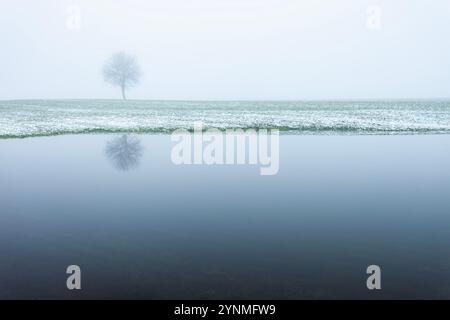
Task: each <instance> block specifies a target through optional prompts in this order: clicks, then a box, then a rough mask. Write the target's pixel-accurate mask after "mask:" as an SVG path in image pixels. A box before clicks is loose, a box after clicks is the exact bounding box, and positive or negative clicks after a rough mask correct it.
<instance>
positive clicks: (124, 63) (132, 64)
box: [103, 52, 141, 100]
mask: <svg viewBox="0 0 450 320" xmlns="http://www.w3.org/2000/svg"><path fill="white" fill-rule="evenodd" d="M140 77H141V71H140V69H139V66H138V64H137V61H136V58H135V57H134V56H131V55H128V54H126V53H125V52H117V53H115V54H113V55H112V56H111V57H110V58H109V60H108V61H107V62H106V64H105V66H104V67H103V79H104V80H105V82H107V83H109V84H111V85H113V86H118V87H120V89H121V91H122V98H123V99H124V100H126V99H127V97H126V94H125V91H126V90H127V89H128V88H131V87H134V86H135V85H137V84H138V83H139V79H140Z"/></svg>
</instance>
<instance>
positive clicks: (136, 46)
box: [0, 0, 450, 100]
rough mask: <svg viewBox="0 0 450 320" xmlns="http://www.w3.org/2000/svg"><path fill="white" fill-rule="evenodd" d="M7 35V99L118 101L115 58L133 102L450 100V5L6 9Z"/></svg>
mask: <svg viewBox="0 0 450 320" xmlns="http://www.w3.org/2000/svg"><path fill="white" fill-rule="evenodd" d="M77 10H79V19H78V18H77ZM377 10H379V12H378V11H377ZM373 19H375V22H374V21H373ZM377 19H378V20H377ZM0 30H1V44H2V45H1V50H0V70H1V71H0V99H37V98H40V99H63V98H77V99H78V98H114V99H115V98H120V91H119V90H118V89H117V88H115V87H111V86H108V85H107V84H105V83H104V81H103V79H102V75H101V69H102V66H103V65H104V63H105V61H106V60H107V59H108V57H109V56H110V55H111V54H112V53H114V52H117V51H126V52H127V53H130V54H132V55H135V56H136V57H137V59H138V62H139V65H140V67H141V71H142V74H143V77H142V79H141V81H140V85H138V86H137V87H136V88H133V89H131V90H130V91H129V98H130V99H192V100H195V99H201V100H202V99H219V100H220V99H225V100H229V99H259V100H264V99H349V98H351V99H366V98H370V99H382V98H394V99H395V98H448V97H450V42H449V39H448V36H449V30H450V0H433V1H425V0H415V1H414V0H397V1H392V0H391V1H389V0H372V1H366V0H343V1H332V0H310V1H299V0H221V1H219V0H160V1H156V0H150V1H138V0H127V1H124V0H123V1H119V0H97V1H92V0H72V1H65V0H40V1H32V0H28V1H27V0H2V1H1V3H0Z"/></svg>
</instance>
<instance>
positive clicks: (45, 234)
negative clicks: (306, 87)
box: [0, 135, 450, 299]
mask: <svg viewBox="0 0 450 320" xmlns="http://www.w3.org/2000/svg"><path fill="white" fill-rule="evenodd" d="M118 137H119V138H120V136H114V135H80V136H59V137H43V138H28V139H7V140H0V256H1V259H0V298H3V299H5V298H158V299H166V298H193V299H195V298H202V299H203V298H206V299H219V298H220V299H228V298H230V299H231V298H252V299H260V298H264V299H265V298H274V299H278V298H290V299H297V298H307V299H315V298H334V299H340V298H450V197H449V195H450V165H449V164H450V136H449V135H424V136H422V135H415V136H281V138H280V139H281V145H280V171H279V173H278V175H276V176H260V175H259V169H258V167H255V166H176V165H174V164H172V162H171V160H170V150H171V147H172V146H173V143H172V142H171V141H170V138H169V136H166V135H153V136H152V135H150V136H147V135H138V136H134V137H129V139H131V141H133V143H134V146H135V147H134V149H133V150H132V156H131V157H130V158H129V159H123V158H120V150H119V151H117V150H116V149H114V144H115V143H116V142H117V141H118V140H117V139H118ZM71 264H76V265H79V266H80V267H81V269H82V290H81V291H76V292H75V291H68V290H67V289H66V287H65V285H66V277H67V275H66V273H65V269H66V267H67V266H68V265H71ZM371 264H377V265H380V266H381V269H382V290H381V291H378V292H373V291H368V290H367V289H366V277H367V275H366V273H365V270H366V267H367V266H368V265H371Z"/></svg>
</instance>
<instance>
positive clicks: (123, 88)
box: [121, 86, 127, 100]
mask: <svg viewBox="0 0 450 320" xmlns="http://www.w3.org/2000/svg"><path fill="white" fill-rule="evenodd" d="M121 89H122V99H123V100H127V97H126V95H125V86H121Z"/></svg>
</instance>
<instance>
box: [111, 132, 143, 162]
mask: <svg viewBox="0 0 450 320" xmlns="http://www.w3.org/2000/svg"><path fill="white" fill-rule="evenodd" d="M142 149H143V148H142V145H141V142H140V140H139V139H138V138H136V137H129V136H127V135H123V136H121V137H118V138H114V139H112V140H110V141H108V142H107V143H106V155H107V156H108V158H109V159H110V160H111V162H112V164H113V165H114V167H116V168H117V169H118V170H122V171H128V170H130V169H133V168H135V167H137V166H138V165H139V159H140V158H141V156H142Z"/></svg>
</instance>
